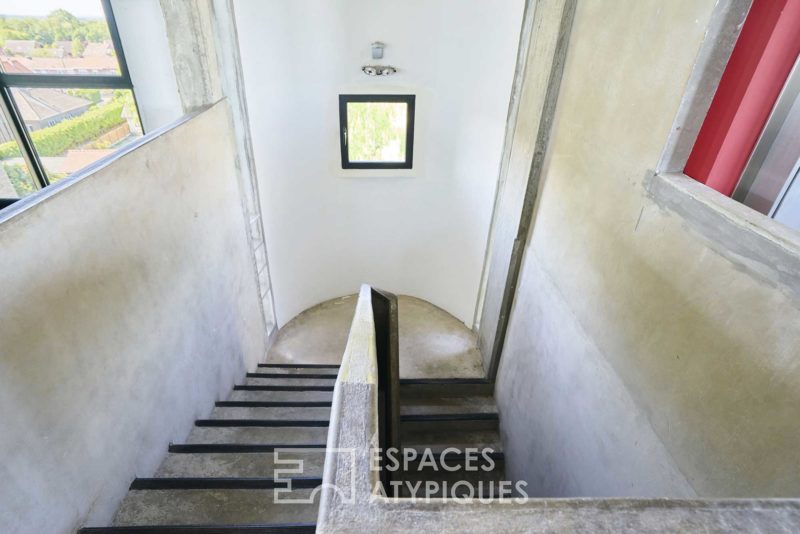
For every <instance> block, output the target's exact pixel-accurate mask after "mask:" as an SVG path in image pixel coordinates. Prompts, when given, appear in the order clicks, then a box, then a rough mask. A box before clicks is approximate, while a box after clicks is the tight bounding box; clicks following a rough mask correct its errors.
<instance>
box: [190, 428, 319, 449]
mask: <svg viewBox="0 0 800 534" xmlns="http://www.w3.org/2000/svg"><path fill="white" fill-rule="evenodd" d="M327 441H328V427H324V426H323V427H274V428H263V427H194V428H193V429H192V432H191V433H190V434H189V437H188V438H187V440H186V442H187V443H242V444H270V443H281V444H285V445H292V444H306V443H326V442H327Z"/></svg>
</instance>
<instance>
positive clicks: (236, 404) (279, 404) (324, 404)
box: [215, 401, 332, 408]
mask: <svg viewBox="0 0 800 534" xmlns="http://www.w3.org/2000/svg"><path fill="white" fill-rule="evenodd" d="M331 405H332V403H331V401H217V402H216V403H215V406H217V407H218V408H330V407H331Z"/></svg>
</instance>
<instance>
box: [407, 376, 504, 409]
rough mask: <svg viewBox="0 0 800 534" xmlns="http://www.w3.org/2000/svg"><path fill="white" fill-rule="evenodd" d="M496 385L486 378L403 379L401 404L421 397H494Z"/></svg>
mask: <svg viewBox="0 0 800 534" xmlns="http://www.w3.org/2000/svg"><path fill="white" fill-rule="evenodd" d="M493 389H494V385H493V384H492V383H491V382H489V381H488V380H486V379H485V378H401V379H400V401H401V404H407V403H413V402H414V399H419V398H421V397H426V398H439V397H454V396H492V392H493Z"/></svg>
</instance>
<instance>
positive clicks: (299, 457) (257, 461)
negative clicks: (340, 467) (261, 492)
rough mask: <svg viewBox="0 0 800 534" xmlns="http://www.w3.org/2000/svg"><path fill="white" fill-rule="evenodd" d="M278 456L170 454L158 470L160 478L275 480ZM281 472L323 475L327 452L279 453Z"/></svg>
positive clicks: (294, 451) (322, 450) (278, 466)
mask: <svg viewBox="0 0 800 534" xmlns="http://www.w3.org/2000/svg"><path fill="white" fill-rule="evenodd" d="M275 457H276V454H275V453H272V452H260V453H170V454H169V455H167V457H166V459H165V460H164V461H163V462H162V463H161V466H160V467H159V468H158V471H156V474H155V475H154V476H156V477H267V478H268V477H274V476H275V467H276V463H275ZM277 458H278V460H279V461H280V462H287V461H292V462H302V466H301V465H298V464H295V463H292V464H286V463H278V464H277V468H278V470H279V471H281V470H283V471H285V470H289V469H298V470H300V471H301V472H300V473H296V474H290V475H281V476H282V477H286V476H322V470H323V465H324V463H325V450H324V449H314V450H307V451H302V450H301V451H298V450H279V451H277Z"/></svg>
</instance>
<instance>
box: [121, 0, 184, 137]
mask: <svg viewBox="0 0 800 534" xmlns="http://www.w3.org/2000/svg"><path fill="white" fill-rule="evenodd" d="M111 7H112V9H113V10H114V19H115V20H116V21H117V28H118V29H119V36H120V40H121V41H122V49H123V51H124V52H125V61H126V62H127V64H128V70H129V71H130V73H131V80H132V81H133V89H134V92H135V94H136V103H137V104H138V106H139V114H140V115H141V117H142V123H143V124H142V125H143V126H144V129H145V131H146V132H150V131H153V130H155V129H157V128H161V127H162V126H166V125H168V124H170V123H171V122H173V121H175V120H177V119H178V118H180V117H181V115H183V108H182V107H181V101H180V96H179V95H178V85H177V83H176V82H175V72H174V70H173V68H172V58H171V56H170V53H169V44H168V43H167V30H166V26H165V24H164V14H163V12H162V11H161V5H160V4H159V1H158V0H112V2H111Z"/></svg>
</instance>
